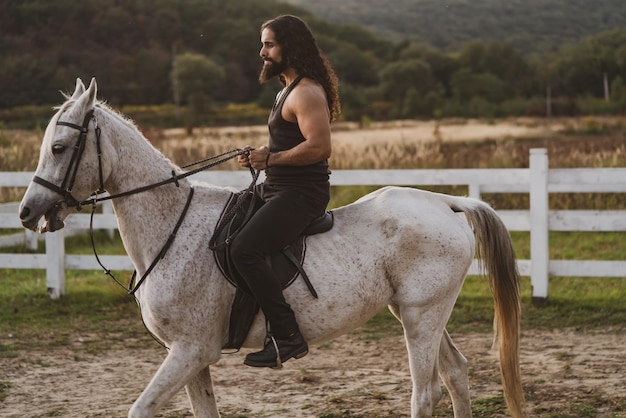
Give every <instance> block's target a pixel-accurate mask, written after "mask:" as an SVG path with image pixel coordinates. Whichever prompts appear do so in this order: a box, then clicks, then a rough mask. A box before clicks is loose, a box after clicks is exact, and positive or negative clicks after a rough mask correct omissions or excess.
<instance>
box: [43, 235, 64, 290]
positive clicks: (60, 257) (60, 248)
mask: <svg viewBox="0 0 626 418" xmlns="http://www.w3.org/2000/svg"><path fill="white" fill-rule="evenodd" d="M46 264H47V268H46V285H47V288H48V297H50V299H59V298H60V297H61V296H63V295H65V233H64V232H63V230H62V229H61V230H59V231H56V232H46Z"/></svg>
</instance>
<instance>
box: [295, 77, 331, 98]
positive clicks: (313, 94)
mask: <svg viewBox="0 0 626 418" xmlns="http://www.w3.org/2000/svg"><path fill="white" fill-rule="evenodd" d="M292 95H293V96H294V98H295V99H298V100H305V101H310V100H320V99H321V100H323V101H324V102H326V92H325V91H324V88H323V87H322V85H321V84H320V83H318V82H317V81H315V80H313V79H312V78H308V77H304V78H303V79H302V80H300V82H299V83H298V85H297V86H296V87H295V88H294V89H293V92H292Z"/></svg>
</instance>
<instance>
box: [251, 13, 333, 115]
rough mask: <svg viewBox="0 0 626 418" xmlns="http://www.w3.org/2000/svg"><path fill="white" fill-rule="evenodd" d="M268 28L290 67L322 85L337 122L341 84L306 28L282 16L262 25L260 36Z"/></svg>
mask: <svg viewBox="0 0 626 418" xmlns="http://www.w3.org/2000/svg"><path fill="white" fill-rule="evenodd" d="M266 28H269V29H271V30H272V31H273V32H274V35H275V36H276V42H278V45H280V47H281V52H282V56H283V59H285V60H286V62H287V65H289V66H290V67H292V68H294V69H295V70H296V71H297V72H298V74H299V75H303V76H305V77H309V78H311V79H313V80H315V81H317V82H318V83H320V84H321V85H322V87H323V88H324V91H325V92H326V99H327V101H328V109H329V110H330V115H331V120H335V118H336V117H337V115H338V114H339V112H340V110H341V105H340V103H339V87H338V86H339V82H338V80H337V76H336V75H335V71H334V70H333V68H332V67H331V65H330V62H328V59H327V58H326V55H324V53H323V52H322V50H321V49H320V48H319V46H318V45H317V41H316V40H315V37H314V36H313V33H312V32H311V30H310V29H309V27H308V26H307V24H306V23H304V22H303V21H302V20H301V19H300V18H298V17H296V16H292V15H282V16H278V17H276V18H274V19H271V20H268V21H267V22H265V23H263V25H261V32H263V29H266ZM281 81H282V80H281Z"/></svg>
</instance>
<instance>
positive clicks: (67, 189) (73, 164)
mask: <svg viewBox="0 0 626 418" xmlns="http://www.w3.org/2000/svg"><path fill="white" fill-rule="evenodd" d="M91 121H93V123H94V132H95V137H96V150H97V155H98V175H99V182H100V184H99V188H98V190H96V191H95V192H94V193H92V195H91V197H90V198H89V199H86V200H83V201H79V200H77V199H76V198H75V197H74V196H73V195H72V188H73V186H74V181H75V180H76V175H77V173H78V165H79V164H80V160H81V158H82V156H83V152H84V150H85V144H86V142H87V134H88V132H89V123H90V122H91ZM56 124H57V126H67V127H70V128H72V129H76V130H78V131H79V136H78V139H77V141H76V144H75V146H74V151H73V153H72V158H71V159H70V164H69V166H68V168H67V171H66V172H65V176H64V178H63V182H62V183H61V185H60V186H58V185H56V184H54V183H51V182H49V181H48V180H45V179H43V178H41V177H39V176H34V177H33V182H34V183H37V184H39V185H41V186H44V187H46V188H47V189H50V190H52V191H54V192H56V193H58V194H60V195H61V196H62V199H61V200H60V201H58V202H57V203H56V205H55V206H56V207H57V209H60V210H63V209H67V208H69V207H76V209H77V210H79V211H80V210H81V209H82V207H83V206H84V205H86V204H90V205H91V207H92V209H91V219H90V221H89V235H90V240H91V246H92V248H93V253H94V256H95V257H96V260H97V262H98V264H99V265H100V267H102V268H103V269H104V273H105V274H106V275H107V276H110V277H111V278H112V279H113V280H114V281H115V282H116V283H117V284H118V285H120V286H121V287H123V288H124V290H126V292H128V293H129V294H130V295H134V294H135V292H137V290H139V287H140V286H141V285H142V283H143V282H144V281H145V279H146V278H147V277H148V275H149V274H150V272H152V270H153V269H154V268H155V267H156V265H157V264H158V262H159V261H160V260H161V259H163V257H165V254H166V253H167V250H168V249H169V248H170V246H171V245H172V243H173V242H174V239H175V238H176V233H177V232H178V230H179V229H180V226H181V225H182V223H183V220H184V219H185V216H186V215H187V211H188V209H189V206H190V205H191V200H192V198H193V194H194V188H193V186H191V187H190V189H189V194H188V195H187V201H186V203H185V206H184V208H183V210H182V212H181V213H180V215H179V217H178V221H177V222H176V225H175V226H174V229H173V230H172V232H171V233H170V235H169V237H168V239H167V241H166V242H165V244H164V245H163V247H162V248H161V251H159V253H158V254H157V256H156V257H155V258H154V260H153V261H152V263H151V264H150V266H149V267H148V269H147V270H146V272H145V273H144V274H143V275H142V276H141V278H140V279H139V281H137V282H136V283H135V279H136V277H137V270H135V271H133V274H132V277H131V279H130V281H129V283H128V286H126V285H124V284H123V283H122V282H121V281H119V280H118V279H117V278H116V277H115V276H114V275H113V274H112V273H111V270H109V269H107V268H106V267H105V266H104V265H103V264H102V262H101V261H100V258H99V257H98V253H97V251H96V245H95V240H94V231H93V229H94V228H93V216H94V213H95V210H96V204H97V203H99V202H103V201H106V200H112V199H117V198H120V197H124V196H130V195H133V194H138V193H142V192H145V191H148V190H151V189H155V188H157V187H161V186H164V185H166V184H170V183H174V184H175V185H176V187H180V184H179V180H181V179H184V178H187V177H189V176H191V175H193V174H196V173H199V172H200V171H204V170H207V169H209V168H211V167H215V166H216V165H219V164H222V163H224V162H226V161H228V160H231V159H233V158H236V157H237V156H239V155H243V154H247V153H248V152H249V149H239V148H235V149H232V150H229V151H226V152H224V153H222V154H218V155H215V156H213V157H209V158H206V159H204V160H200V161H197V162H194V163H191V164H188V165H185V166H183V167H182V168H183V169H184V168H189V167H192V166H195V165H199V164H202V165H200V166H199V167H197V168H195V169H193V170H190V171H187V172H184V173H181V174H176V172H175V171H174V170H172V173H171V177H169V178H167V179H165V180H162V181H159V182H157V183H153V184H149V185H146V186H142V187H138V188H135V189H132V190H128V191H125V192H121V193H117V194H114V195H107V196H98V195H99V194H101V193H104V192H105V190H104V177H103V172H102V151H101V147H100V135H101V130H100V127H98V122H97V120H96V118H95V116H94V109H91V110H90V111H89V112H87V114H86V115H85V118H84V119H83V124H82V125H77V124H74V123H71V122H63V121H58V122H57V123H56ZM216 159H218V160H217V161H213V162H211V163H207V164H203V163H206V162H207V161H211V160H216ZM250 172H251V174H252V177H253V180H252V183H251V184H250V186H249V189H250V190H252V189H253V188H254V185H255V184H256V180H257V178H258V176H259V172H258V171H256V172H255V170H254V169H253V168H252V167H250Z"/></svg>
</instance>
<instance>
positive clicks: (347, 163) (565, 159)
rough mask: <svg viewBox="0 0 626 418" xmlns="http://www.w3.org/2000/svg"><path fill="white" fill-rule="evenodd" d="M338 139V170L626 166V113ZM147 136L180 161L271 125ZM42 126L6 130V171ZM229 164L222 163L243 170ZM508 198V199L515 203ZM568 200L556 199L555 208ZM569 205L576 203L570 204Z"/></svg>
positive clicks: (32, 151)
mask: <svg viewBox="0 0 626 418" xmlns="http://www.w3.org/2000/svg"><path fill="white" fill-rule="evenodd" d="M335 129H336V131H335V132H334V134H333V135H334V137H333V156H332V157H331V161H330V164H331V168H333V169H385V168H406V169H409V168H525V167H528V158H529V149H530V148H537V147H544V148H547V149H548V153H549V154H548V155H549V161H550V167H553V168H565V167H624V166H626V122H625V120H624V118H612V119H607V118H602V119H598V118H582V119H568V120H550V121H546V120H543V119H537V120H530V119H519V120H507V121H499V122H485V123H481V122H476V121H458V120H455V121H443V122H434V121H431V122H415V121H408V122H394V123H386V124H378V125H374V126H370V127H368V129H359V128H358V127H357V126H355V125H351V124H344V125H338V126H337V127H336V128H335ZM145 135H146V137H147V138H149V139H150V141H151V142H152V143H153V144H154V145H155V146H156V147H157V148H158V149H160V150H161V151H162V152H163V153H164V154H165V155H166V156H168V157H169V158H170V159H172V161H174V162H175V163H177V164H179V165H185V164H189V163H191V162H194V161H197V160H200V159H203V158H206V157H209V156H212V155H216V154H219V153H222V152H224V151H227V150H230V149H233V148H241V147H244V146H246V145H250V146H252V147H260V146H262V145H266V144H267V140H268V134H267V128H266V127H265V126H249V127H229V128H204V129H197V130H196V131H195V132H194V133H193V135H191V136H190V135H188V134H187V133H186V131H185V130H184V129H168V130H157V129H148V130H146V131H145ZM41 137H42V132H34V131H33V132H31V131H9V130H4V131H2V130H0V166H1V169H0V170H1V171H28V170H34V169H35V167H36V165H37V159H38V154H39V146H40V140H41ZM238 168H239V167H238V165H237V164H235V163H234V162H232V161H231V162H229V163H226V164H224V165H223V166H220V167H219V169H233V170H234V169H238ZM22 193H23V190H21V189H19V188H16V189H13V190H8V189H7V188H5V189H0V201H11V200H19V198H20V197H21V195H22ZM487 198H488V200H492V199H496V201H499V202H498V204H499V205H500V206H501V207H502V206H505V207H510V206H513V207H524V206H527V204H528V203H527V198H526V197H524V196H523V195H511V196H508V197H505V198H504V199H501V198H495V197H487ZM566 200H567V201H568V202H570V203H573V204H575V205H576V206H577V207H578V206H580V205H582V204H583V203H584V206H586V207H588V206H592V207H594V208H603V207H606V206H607V205H608V206H609V207H612V208H615V207H613V206H611V205H617V206H620V207H621V206H622V205H624V203H623V202H622V200H624V199H623V198H622V197H620V196H616V195H611V196H599V197H598V196H596V197H593V198H592V197H589V196H570V197H568V198H567V199H566ZM561 201H562V199H561ZM507 202H508V203H507ZM562 204H563V203H558V200H557V201H556V202H555V206H560V205H562ZM567 204H569V203H567Z"/></svg>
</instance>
